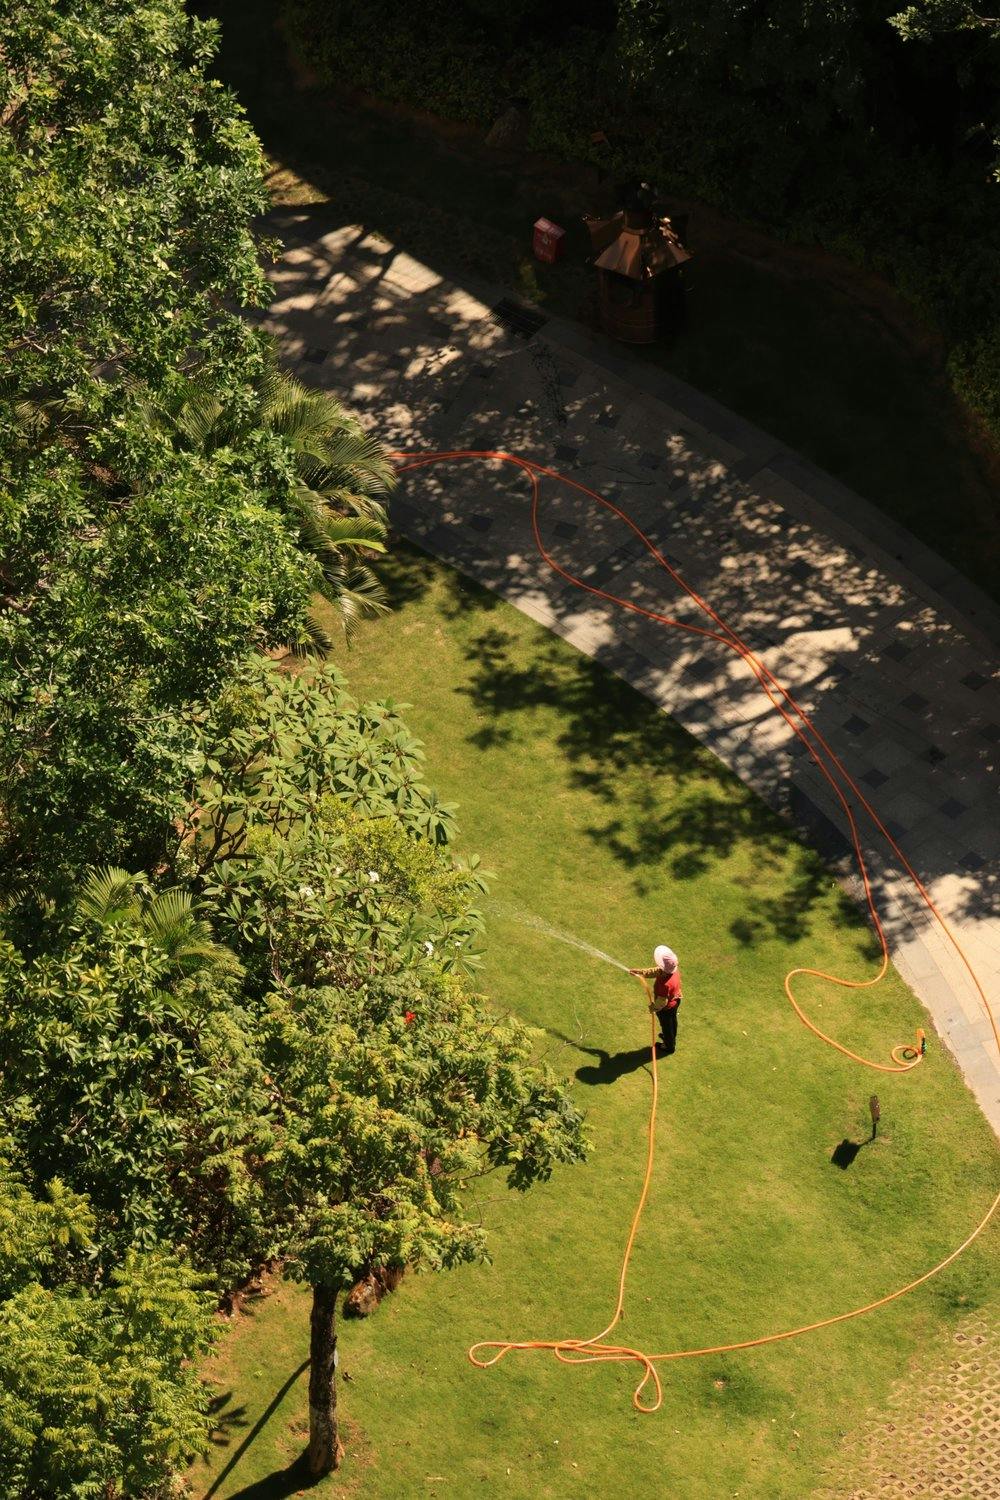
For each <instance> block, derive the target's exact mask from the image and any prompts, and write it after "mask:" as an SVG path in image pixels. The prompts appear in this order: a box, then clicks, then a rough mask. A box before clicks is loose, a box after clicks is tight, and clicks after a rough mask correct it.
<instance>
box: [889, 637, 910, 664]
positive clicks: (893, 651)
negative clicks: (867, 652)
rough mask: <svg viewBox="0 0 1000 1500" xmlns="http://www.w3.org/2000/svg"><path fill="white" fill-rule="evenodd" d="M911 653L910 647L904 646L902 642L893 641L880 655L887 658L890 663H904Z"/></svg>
mask: <svg viewBox="0 0 1000 1500" xmlns="http://www.w3.org/2000/svg"><path fill="white" fill-rule="evenodd" d="M912 651H913V647H912V646H904V645H903V642H902V641H893V643H892V645H891V646H886V648H885V650H884V651H883V652H882V655H883V656H888V657H889V659H890V661H905V660H906V658H907V657H908V656H909V655H910V653H911V652H912Z"/></svg>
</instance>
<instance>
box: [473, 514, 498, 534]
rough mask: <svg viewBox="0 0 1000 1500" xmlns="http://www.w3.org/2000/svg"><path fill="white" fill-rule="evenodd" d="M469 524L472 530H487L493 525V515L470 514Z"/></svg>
mask: <svg viewBox="0 0 1000 1500" xmlns="http://www.w3.org/2000/svg"><path fill="white" fill-rule="evenodd" d="M469 525H470V526H471V527H472V529H473V531H489V529H490V527H491V526H492V525H493V517H492V516H470V517H469Z"/></svg>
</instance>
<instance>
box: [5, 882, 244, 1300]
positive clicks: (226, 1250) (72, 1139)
mask: <svg viewBox="0 0 1000 1500" xmlns="http://www.w3.org/2000/svg"><path fill="white" fill-rule="evenodd" d="M241 978H242V975H241V971H240V968H239V965H238V964H237V963H236V962H235V960H234V959H233V956H232V954H230V953H229V952H228V951H227V950H226V949H224V948H222V947H221V946H220V945H219V944H218V943H216V942H215V941H214V939H213V938H212V935H211V933H210V932H209V930H208V928H207V926H206V925H205V923H204V921H203V920H202V919H201V918H200V917H199V916H198V915H197V914H196V913H195V912H194V911H193V909H192V901H191V897H190V896H189V895H187V894H186V893H184V892H182V891H179V890H164V891H161V892H160V893H159V894H156V895H152V894H150V893H149V892H148V890H146V891H144V890H143V887H142V883H141V882H140V881H139V880H137V879H136V878H135V877H133V876H130V875H128V874H127V873H126V872H124V871H121V870H107V871H103V872H100V873H98V874H96V875H94V876H92V877H91V878H90V879H89V880H87V881H86V882H85V884H84V886H83V889H82V891H81V894H80V896H79V898H78V900H77V902H76V904H75V906H74V907H73V908H71V909H70V910H69V911H68V912H67V913H66V915H65V916H64V917H63V918H62V919H61V920H60V921H58V922H55V921H54V922H52V923H51V924H50V927H49V929H48V931H47V932H46V934H45V941H44V945H43V946H42V950H41V951H40V952H38V953H36V954H33V955H31V954H27V955H26V954H22V953H20V952H18V951H17V950H16V949H15V948H14V947H13V946H12V945H10V944H2V945H0V1130H3V1131H4V1132H6V1133H8V1134H9V1136H10V1138H11V1140H12V1142H13V1144H14V1146H15V1148H16V1150H17V1152H18V1158H19V1160H20V1162H21V1163H22V1165H23V1170H24V1172H25V1174H26V1175H27V1177H28V1180H29V1184H30V1186H31V1187H32V1188H33V1189H34V1190H36V1191H40V1190H41V1188H42V1186H43V1185H44V1183H45V1181H47V1179H48V1178H49V1176H51V1175H53V1174H55V1175H56V1176H58V1177H59V1178H60V1179H61V1180H62V1181H63V1182H64V1183H65V1184H66V1185H67V1187H68V1188H70V1189H72V1190H73V1191H76V1192H80V1193H86V1195H87V1197H88V1200H89V1202H90V1204H91V1208H92V1210H93V1212H94V1214H95V1215H96V1225H97V1234H96V1239H95V1249H94V1265H95V1267H96V1269H97V1270H98V1271H99V1272H100V1274H101V1275H106V1274H107V1273H108V1271H109V1270H110V1269H111V1268H112V1267H114V1266H115V1265H116V1264H117V1263H118V1262H119V1261H120V1259H121V1257H122V1256H123V1255H125V1254H126V1253H127V1252H128V1251H129V1250H130V1249H131V1248H133V1247H139V1248H141V1249H143V1250H154V1249H156V1248H157V1247H163V1246H166V1247H169V1248H172V1249H177V1250H180V1249H183V1251H184V1253H185V1255H186V1256H187V1257H188V1258H189V1259H190V1260H192V1261H193V1263H194V1264H195V1266H196V1267H197V1268H198V1269H200V1270H201V1271H202V1272H204V1273H205V1274H206V1275H207V1276H208V1277H209V1278H210V1279H211V1281H212V1283H213V1284H214V1285H215V1287H216V1289H217V1290H218V1291H222V1290H225V1289H227V1288H229V1287H231V1286H233V1285H234V1284H236V1283H238V1282H239V1281H240V1280H242V1279H243V1278H244V1277H245V1276H246V1275H247V1274H248V1273H249V1271H250V1270H251V1269H253V1268H254V1267H256V1266H259V1265H260V1263H261V1262H262V1261H264V1260H266V1259H267V1258H268V1257H269V1256H270V1255H271V1254H272V1253H273V1234H272V1231H271V1228H270V1226H269V1224H268V1222H267V1215H266V1211H265V1210H266V1205H265V1203H264V1202H263V1198H262V1190H261V1187H260V1184H259V1181H258V1175H259V1174H258V1171H257V1168H258V1165H259V1163H260V1162H261V1161H262V1160H263V1159H264V1158H265V1157H266V1156H267V1153H268V1151H269V1150H270V1149H271V1146H272V1129H271V1125H270V1118H269V1117H270V1102H271V1099H270V1092H269V1089H268V1086H267V1083H266V1080H265V1077H264V1070H263V1067H262V1065H261V1063H260V1060H259V1057H258V1056H257V1054H256V1052H255V1050H254V1047H253V1045H252V1036H251V1020H250V1016H249V1014H248V1013H247V1011H246V1010H245V1008H244V1007H243V1006H242V1004H241V999H240V989H239V986H240V981H241Z"/></svg>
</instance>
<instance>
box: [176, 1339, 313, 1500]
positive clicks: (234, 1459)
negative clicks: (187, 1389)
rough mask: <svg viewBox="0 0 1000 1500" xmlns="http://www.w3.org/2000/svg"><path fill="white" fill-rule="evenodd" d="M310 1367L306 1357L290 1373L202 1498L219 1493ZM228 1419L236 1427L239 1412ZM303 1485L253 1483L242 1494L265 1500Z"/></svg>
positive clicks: (207, 1499)
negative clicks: (264, 1498)
mask: <svg viewBox="0 0 1000 1500" xmlns="http://www.w3.org/2000/svg"><path fill="white" fill-rule="evenodd" d="M308 1368H309V1361H308V1360H307V1359H304V1360H303V1361H302V1363H301V1364H300V1365H299V1367H298V1369H296V1370H293V1371H292V1373H291V1374H290V1375H289V1377H288V1379H287V1380H286V1381H285V1383H284V1385H283V1386H282V1387H281V1389H280V1390H279V1391H277V1392H276V1394H275V1395H274V1396H272V1397H271V1400H270V1401H269V1402H268V1404H267V1406H266V1407H265V1409H264V1411H262V1412H261V1414H260V1416H259V1417H258V1418H257V1420H256V1422H255V1423H254V1424H253V1426H252V1427H251V1428H250V1431H249V1432H248V1433H247V1435H246V1437H245V1438H244V1439H243V1441H242V1442H241V1443H240V1445H239V1447H238V1448H237V1449H236V1451H235V1453H233V1454H231V1455H230V1458H229V1460H228V1461H227V1463H226V1464H225V1466H224V1467H223V1468H222V1469H220V1470H219V1472H218V1474H216V1476H215V1478H214V1479H213V1480H212V1483H211V1484H210V1486H209V1487H208V1489H207V1490H206V1491H205V1493H204V1495H203V1496H202V1500H212V1497H213V1496H214V1495H216V1494H217V1493H218V1491H219V1489H220V1487H221V1485H222V1484H223V1482H224V1481H225V1480H226V1479H227V1478H228V1477H229V1475H230V1474H231V1473H232V1472H233V1470H234V1469H235V1468H236V1465H237V1464H238V1463H239V1462H240V1460H241V1459H242V1458H243V1456H244V1454H245V1453H246V1452H247V1449H248V1448H249V1447H250V1446H251V1445H252V1444H253V1443H254V1442H255V1441H256V1439H257V1438H258V1437H259V1436H260V1434H261V1432H262V1431H263V1430H264V1428H265V1427H266V1426H267V1424H268V1422H269V1421H270V1420H271V1418H272V1417H273V1416H274V1413H275V1412H276V1411H277V1409H278V1407H279V1406H280V1405H281V1403H282V1401H283V1400H284V1399H285V1397H286V1396H287V1395H288V1392H289V1391H290V1390H291V1388H292V1386H293V1385H294V1384H295V1382H296V1381H297V1380H298V1379H299V1377H300V1376H301V1375H304V1374H305V1372H306V1371H307V1370H308ZM226 1400H228V1397H222V1398H220V1406H221V1405H223V1404H224V1403H225V1401H226ZM241 1410H242V1409H241ZM227 1419H228V1421H229V1422H230V1425H232V1426H234V1427H235V1426H236V1425H237V1423H238V1421H239V1412H237V1413H233V1414H231V1415H228V1417H227ZM299 1462H300V1460H298V1459H297V1460H296V1464H298V1463H299ZM296 1464H293V1465H292V1466H291V1468H290V1469H288V1470H285V1471H284V1473H285V1474H286V1475H287V1474H290V1473H291V1472H292V1470H293V1469H295V1467H296ZM272 1477H273V1478H274V1479H275V1480H276V1481H277V1479H279V1478H280V1477H281V1476H272ZM307 1477H308V1476H307ZM270 1483H271V1478H268V1479H266V1480H262V1481H261V1484H264V1485H267V1484H270ZM301 1487H302V1480H301V1478H300V1479H299V1480H298V1481H297V1485H293V1486H292V1488H291V1489H280V1488H279V1489H262V1488H261V1487H260V1485H253V1486H251V1487H250V1488H249V1489H246V1490H241V1491H240V1494H241V1495H243V1496H249V1495H251V1494H253V1495H259V1496H261V1497H262V1500H263V1497H264V1496H265V1495H266V1496H269V1497H270V1496H280V1495H292V1494H294V1493H295V1491H296V1488H301ZM234 1500H235V1497H234Z"/></svg>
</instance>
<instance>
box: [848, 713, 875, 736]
mask: <svg viewBox="0 0 1000 1500" xmlns="http://www.w3.org/2000/svg"><path fill="white" fill-rule="evenodd" d="M844 728H845V729H846V730H847V732H848V734H864V732H865V730H866V729H870V728H871V725H870V724H869V722H868V720H867V719H863V718H862V717H861V715H860V714H852V715H851V717H850V718H849V719H847V720H845V722H844Z"/></svg>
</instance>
